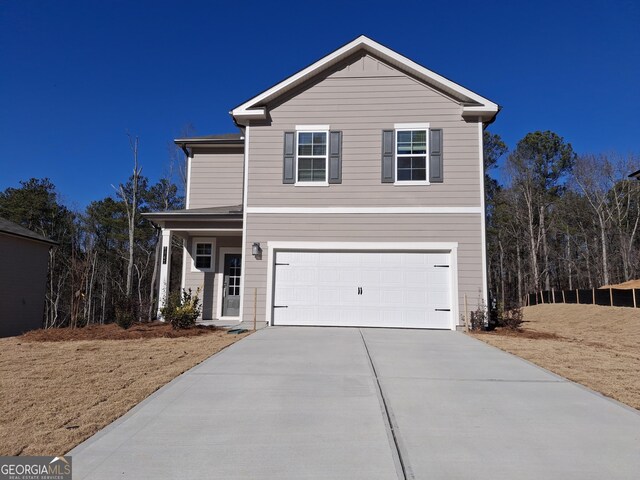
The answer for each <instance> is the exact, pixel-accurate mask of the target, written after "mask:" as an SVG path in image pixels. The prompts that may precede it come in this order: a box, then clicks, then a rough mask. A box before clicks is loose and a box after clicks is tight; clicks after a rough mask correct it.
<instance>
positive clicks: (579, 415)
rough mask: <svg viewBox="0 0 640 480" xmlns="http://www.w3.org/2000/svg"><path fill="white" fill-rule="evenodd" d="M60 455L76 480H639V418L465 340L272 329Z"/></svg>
mask: <svg viewBox="0 0 640 480" xmlns="http://www.w3.org/2000/svg"><path fill="white" fill-rule="evenodd" d="M70 453H71V455H72V456H73V468H74V479H85V478H86V479H114V478H130V479H141V480H142V479H200V478H202V479H305V478H307V479H311V478H313V479H324V478H326V479H367V480H373V479H404V478H416V479H448V480H450V479H465V480H466V479H492V480H494V479H509V480H512V479H535V480H540V479H541V478H544V479H556V478H557V479H562V480H570V479H579V480H586V479H598V480H600V479H605V478H606V479H627V478H628V479H632V478H633V479H637V478H638V472H640V414H639V413H638V412H637V411H635V410H632V409H630V408H626V407H624V406H621V405H619V404H617V403H616V402H613V401H611V400H608V399H606V398H604V397H601V396H600V395H597V394H595V393H593V392H591V391H589V390H587V389H585V388H582V387H580V386H578V385H575V384H573V383H571V382H568V381H566V380H564V379H562V378H560V377H557V376H555V375H552V374H550V373H548V372H546V371H544V370H542V369H539V368H537V367H535V366H533V365H530V364H529V363H527V362H524V361H522V360H520V359H518V358H516V357H513V356H511V355H508V354H505V353H503V352H500V351H499V350H497V349H494V348H492V347H489V346H487V345H485V344H483V343H481V342H479V341H476V340H474V339H471V338H469V337H467V336H465V335H463V334H461V333H454V332H444V331H419V330H386V329H385V330H383V329H361V330H359V329H348V328H344V329H340V328H294V327H291V328H285V327H281V328H268V329H265V330H262V331H259V332H257V333H255V334H253V335H251V336H249V337H247V338H246V339H244V340H242V341H241V342H239V343H236V344H234V345H232V346H231V347H229V348H228V349H226V350H224V351H223V352H221V353H220V354H218V355H216V356H214V357H212V358H210V359H209V360H207V361H206V362H204V363H202V364H201V365H199V366H198V367H196V368H194V369H192V370H190V371H189V372H187V373H186V374H184V375H182V376H180V377H179V378H177V379H176V380H174V381H173V382H171V383H170V384H169V385H167V386H166V387H164V388H162V389H161V390H159V391H158V392H156V393H155V394H154V395H152V396H151V397H150V398H148V399H147V400H145V401H144V402H142V403H141V404H140V405H138V406H137V407H136V408H134V409H133V410H132V411H131V412H129V413H128V414H127V415H125V416H124V417H122V418H121V419H120V420H118V421H116V422H114V423H113V424H112V425H110V426H109V427H107V428H105V429H104V430H103V431H102V432H99V433H98V434H96V435H95V436H94V437H92V438H91V439H89V440H87V441H86V442H85V443H83V444H81V445H80V446H78V447H76V448H75V449H74V450H72V451H71V452H70Z"/></svg>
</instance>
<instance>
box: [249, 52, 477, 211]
mask: <svg viewBox="0 0 640 480" xmlns="http://www.w3.org/2000/svg"><path fill="white" fill-rule="evenodd" d="M270 107H271V108H270V109H269V114H270V117H271V123H270V124H269V125H255V126H251V127H250V135H249V138H250V159H249V185H248V206H250V207H251V206H260V207H270V206H273V207H275V206H316V207H317V206H480V182H479V179H480V161H479V156H480V148H481V147H480V144H479V141H478V125H477V123H475V122H467V121H465V120H464V119H463V118H462V116H461V115H462V107H461V106H460V104H458V103H457V102H455V101H453V100H451V99H450V98H448V97H446V96H444V95H443V94H441V93H439V92H437V91H435V90H433V89H432V88H430V87H427V86H425V85H423V84H421V83H420V82H418V81H416V80H414V79H413V78H410V77H408V76H407V75H405V74H403V73H401V72H399V71H397V70H394V69H392V68H391V67H388V66H386V65H384V64H382V63H381V62H378V61H377V60H375V59H372V58H371V57H369V56H367V57H364V58H362V57H361V58H359V59H357V60H355V61H352V62H351V63H350V64H348V65H343V66H342V67H341V69H340V70H337V71H335V72H334V73H332V74H330V75H328V76H327V77H326V78H324V79H322V80H321V81H319V82H318V83H316V84H315V85H312V86H310V87H308V88H306V89H304V90H303V91H300V92H298V93H297V94H296V95H292V96H290V98H288V99H286V100H285V101H283V102H282V103H281V104H278V105H272V106H270ZM418 122H421V123H423V122H428V123H430V126H431V128H442V129H443V137H444V139H443V158H444V183H441V184H432V185H411V186H409V185H402V186H400V185H394V184H389V183H386V184H383V183H381V181H380V176H381V171H380V168H381V166H380V165H381V140H382V130H385V129H387V130H388V129H393V128H394V124H395V123H418ZM305 124H306V125H313V124H324V125H327V124H328V125H330V128H331V130H340V131H342V132H343V145H342V184H334V185H330V186H328V187H326V186H324V187H306V186H305V187H302V186H295V185H286V184H283V183H282V154H283V134H284V132H285V131H291V130H294V129H295V126H296V125H305Z"/></svg>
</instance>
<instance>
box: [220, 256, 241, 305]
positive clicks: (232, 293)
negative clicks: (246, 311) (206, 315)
mask: <svg viewBox="0 0 640 480" xmlns="http://www.w3.org/2000/svg"><path fill="white" fill-rule="evenodd" d="M241 264H242V255H241V254H239V253H227V254H225V256H224V283H223V284H222V316H223V317H237V316H238V315H240V274H241V271H240V270H241Z"/></svg>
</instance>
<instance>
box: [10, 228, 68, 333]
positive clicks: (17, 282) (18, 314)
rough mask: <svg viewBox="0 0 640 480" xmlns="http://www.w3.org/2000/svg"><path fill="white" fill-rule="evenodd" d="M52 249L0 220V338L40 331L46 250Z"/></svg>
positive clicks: (50, 243)
mask: <svg viewBox="0 0 640 480" xmlns="http://www.w3.org/2000/svg"><path fill="white" fill-rule="evenodd" d="M54 245H56V242H53V241H51V240H48V239H46V238H44V237H42V236H40V235H38V234H37V233H34V232H32V231H31V230H27V229H26V228H24V227H21V226H20V225H18V224H16V223H13V222H10V221H9V220H5V219H4V218H0V337H9V336H12V335H20V334H21V333H24V332H26V331H28V330H33V329H34V328H41V327H42V320H43V318H44V300H45V292H46V286H47V268H48V265H49V249H50V248H51V247H52V246H54Z"/></svg>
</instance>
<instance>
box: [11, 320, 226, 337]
mask: <svg viewBox="0 0 640 480" xmlns="http://www.w3.org/2000/svg"><path fill="white" fill-rule="evenodd" d="M216 330H217V329H216V327H213V326H204V325H198V326H195V327H193V328H186V329H180V330H175V329H174V328H173V327H172V326H171V325H170V324H168V323H163V322H147V323H135V324H133V326H131V328H128V329H127V330H125V329H123V328H120V327H119V326H118V325H116V324H115V323H110V324H107V325H89V326H87V327H82V328H50V329H46V330H44V329H40V330H32V331H31V332H27V333H25V334H24V335H22V337H21V338H22V339H23V340H24V341H26V342H67V341H73V340H138V339H143V338H181V337H197V336H200V335H207V334H210V333H213V332H214V331H216Z"/></svg>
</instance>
